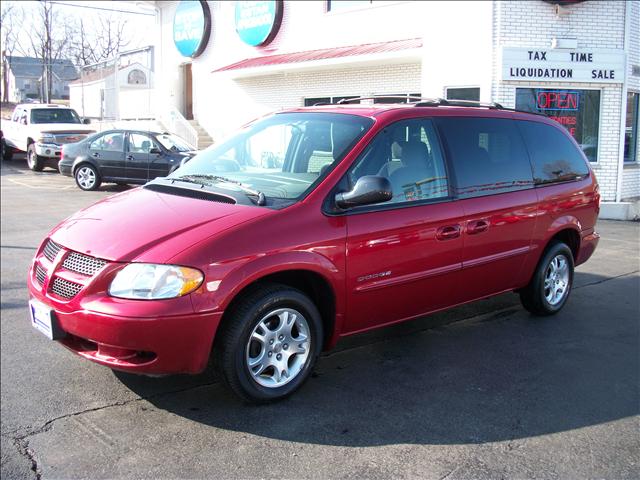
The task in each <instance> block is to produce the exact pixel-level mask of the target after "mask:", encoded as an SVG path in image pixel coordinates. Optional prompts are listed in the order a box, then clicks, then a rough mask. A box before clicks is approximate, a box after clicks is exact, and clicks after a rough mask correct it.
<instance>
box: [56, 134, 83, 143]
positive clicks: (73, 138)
mask: <svg viewBox="0 0 640 480" xmlns="http://www.w3.org/2000/svg"><path fill="white" fill-rule="evenodd" d="M87 135H88V134H87V133H60V134H58V135H54V136H55V139H56V141H55V143H57V144H58V145H64V144H65V143H76V142H79V141H80V140H84V139H85V138H87Z"/></svg>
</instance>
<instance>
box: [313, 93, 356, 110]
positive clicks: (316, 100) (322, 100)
mask: <svg viewBox="0 0 640 480" xmlns="http://www.w3.org/2000/svg"><path fill="white" fill-rule="evenodd" d="M356 98H358V96H357V95H351V96H349V95H339V96H336V97H312V98H305V99H304V106H305V107H313V106H314V105H331V104H335V103H338V102H340V101H342V103H343V104H345V103H360V100H355V99H356Z"/></svg>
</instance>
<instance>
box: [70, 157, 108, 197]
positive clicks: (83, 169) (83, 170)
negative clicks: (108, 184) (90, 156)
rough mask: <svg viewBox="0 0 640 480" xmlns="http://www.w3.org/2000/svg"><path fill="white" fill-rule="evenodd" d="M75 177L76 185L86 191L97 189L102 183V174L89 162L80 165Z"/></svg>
mask: <svg viewBox="0 0 640 480" xmlns="http://www.w3.org/2000/svg"><path fill="white" fill-rule="evenodd" d="M73 177H74V178H75V179H76V185H78V187H79V188H80V189H81V190H84V191H85V192H89V191H92V190H97V189H98V187H100V184H101V183H102V180H101V179H100V174H99V173H98V171H97V170H96V168H95V167H94V166H93V165H91V164H89V163H83V164H80V165H78V167H77V168H76V171H75V172H74V174H73Z"/></svg>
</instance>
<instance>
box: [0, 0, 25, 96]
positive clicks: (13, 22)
mask: <svg viewBox="0 0 640 480" xmlns="http://www.w3.org/2000/svg"><path fill="white" fill-rule="evenodd" d="M5 5H6V6H5ZM22 15H23V12H22V9H21V8H19V7H17V6H16V5H15V4H12V3H8V2H7V3H3V4H2V10H0V32H1V35H0V43H1V44H2V45H1V46H0V51H1V52H2V60H1V61H2V101H3V102H8V101H9V71H8V68H9V63H8V62H9V60H8V58H7V57H11V56H12V55H13V52H14V51H15V50H16V49H17V48H18V28H17V27H18V25H20V24H22Z"/></svg>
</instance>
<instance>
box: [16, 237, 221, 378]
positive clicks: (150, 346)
mask: <svg viewBox="0 0 640 480" xmlns="http://www.w3.org/2000/svg"><path fill="white" fill-rule="evenodd" d="M47 242H48V241H45V244H43V245H47ZM49 253H51V252H49ZM72 255H76V257H77V255H78V254H77V253H74V252H72V251H70V250H67V249H65V248H64V247H60V249H59V251H57V252H53V254H49V255H48V252H47V247H46V246H45V247H43V246H41V247H40V249H39V250H38V252H37V254H36V257H35V259H34V261H33V263H32V265H31V269H30V271H29V278H28V282H27V284H28V290H29V295H30V298H32V299H36V300H38V301H39V302H41V303H43V304H45V305H46V306H47V307H49V308H50V309H51V311H52V315H51V316H52V317H53V321H54V322H55V323H56V325H57V327H59V328H56V331H58V332H61V333H62V335H63V336H62V337H61V338H60V339H59V340H58V341H59V342H60V343H62V345H64V346H65V347H67V348H68V349H69V350H71V351H72V352H74V353H76V354H77V355H80V356H82V357H84V358H86V359H88V360H91V361H93V362H95V363H99V364H101V365H105V366H107V367H110V368H113V369H116V370H122V371H127V372H131V373H142V374H150V375H165V374H174V373H199V372H201V371H203V370H204V369H205V368H206V366H207V363H208V361H209V357H210V353H211V348H212V345H213V340H214V336H215V332H216V330H217V328H218V325H219V323H220V321H221V319H222V312H221V311H218V312H204V313H202V312H195V310H194V308H193V302H192V299H191V298H190V295H187V296H184V297H178V298H176V299H167V300H152V301H145V300H125V299H117V298H113V297H110V296H108V294H107V293H106V290H107V289H108V284H109V283H110V281H111V279H112V278H113V275H114V274H115V272H116V271H117V270H118V269H119V268H120V267H119V264H114V263H106V264H105V265H104V266H103V267H100V268H99V269H98V270H96V273H95V274H92V275H83V274H81V273H78V272H77V271H73V269H74V268H76V267H75V266H74V265H78V263H77V262H78V260H77V258H76V260H75V261H74V262H67V260H69V259H70V258H71V256H72ZM84 257H85V260H84V261H85V263H83V264H82V266H86V265H87V263H86V261H87V260H86V259H87V258H89V257H86V256H84ZM69 268H71V270H69ZM60 281H61V282H63V284H66V285H67V286H69V285H76V286H77V287H78V288H77V289H76V290H74V291H73V292H71V293H69V292H68V291H67V290H65V289H62V290H60V288H59V282H60ZM65 282H66V283H65ZM67 294H68V295H67ZM65 295H67V296H66V298H65ZM191 295H193V294H191Z"/></svg>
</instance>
